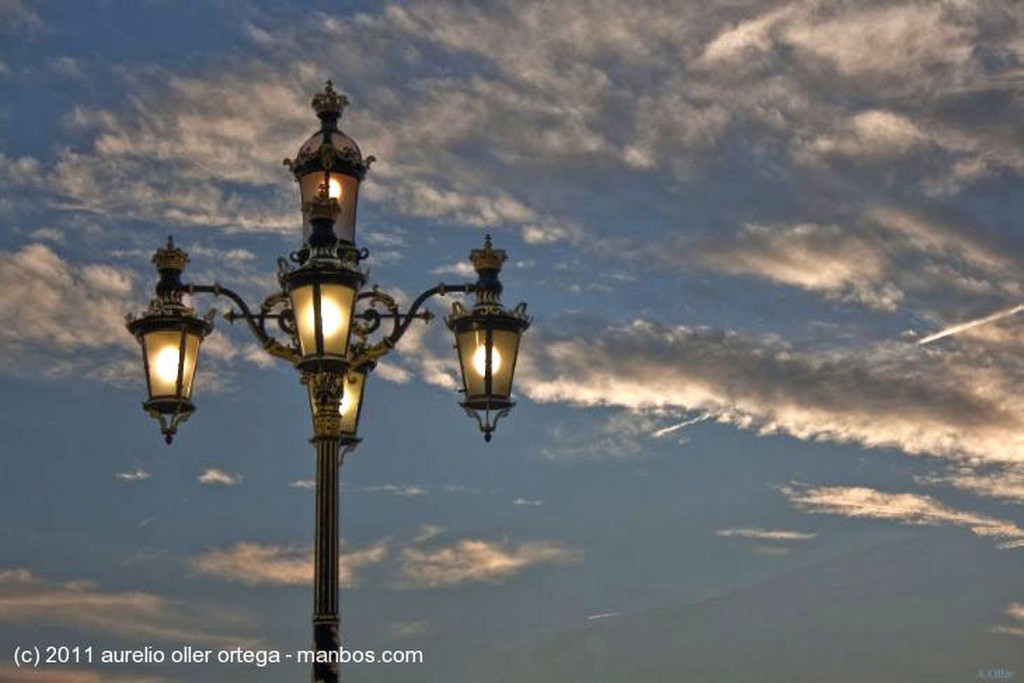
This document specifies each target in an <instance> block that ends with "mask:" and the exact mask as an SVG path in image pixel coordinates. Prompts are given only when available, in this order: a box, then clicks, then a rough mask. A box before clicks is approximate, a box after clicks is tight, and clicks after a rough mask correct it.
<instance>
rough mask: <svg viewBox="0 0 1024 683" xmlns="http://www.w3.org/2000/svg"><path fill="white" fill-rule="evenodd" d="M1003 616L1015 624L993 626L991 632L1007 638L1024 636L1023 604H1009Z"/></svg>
mask: <svg viewBox="0 0 1024 683" xmlns="http://www.w3.org/2000/svg"><path fill="white" fill-rule="evenodd" d="M1005 614H1006V616H1007V617H1009V618H1010V619H1011V620H1013V621H1014V622H1015V623H1014V624H1012V625H1005V624H1003V625H999V626H993V627H992V632H993V633H1002V634H1005V635H1008V636H1024V604H1021V603H1019V602H1014V603H1011V604H1010V605H1009V606H1008V607H1007V608H1006V612H1005Z"/></svg>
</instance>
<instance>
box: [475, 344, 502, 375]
mask: <svg viewBox="0 0 1024 683" xmlns="http://www.w3.org/2000/svg"><path fill="white" fill-rule="evenodd" d="M500 368H501V354H500V353H498V349H495V348H491V376H492V377H493V376H494V375H496V374H498V370H499V369H500ZM473 369H474V370H476V372H477V374H478V375H481V376H483V374H484V373H485V372H486V371H487V346H486V345H484V344H481V345H480V346H478V347H476V352H475V353H474V354H473Z"/></svg>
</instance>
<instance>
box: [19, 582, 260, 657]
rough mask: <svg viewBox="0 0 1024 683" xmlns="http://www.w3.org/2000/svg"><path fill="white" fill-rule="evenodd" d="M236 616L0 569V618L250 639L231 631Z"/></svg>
mask: <svg viewBox="0 0 1024 683" xmlns="http://www.w3.org/2000/svg"><path fill="white" fill-rule="evenodd" d="M240 619H241V617H240V616H239V615H235V614H230V613H228V612H225V611H223V609H221V611H220V612H218V611H215V610H213V609H196V608H192V607H190V606H188V605H183V604H181V603H178V602H176V601H173V600H169V599H167V598H164V597H161V596H159V595H155V594H153V593H147V592H144V591H121V592H117V591H113V592H112V591H105V590H102V589H101V588H100V587H99V586H97V585H96V584H95V583H93V582H91V581H67V582H63V583H55V582H51V581H46V580H44V579H41V578H38V577H36V576H35V575H34V574H32V573H31V572H30V571H28V570H26V569H8V570H2V571H0V622H8V623H14V624H25V625H28V624H31V625H33V626H38V625H40V624H44V625H47V626H54V627H59V628H73V629H77V630H80V631H82V632H85V633H93V634H95V633H104V634H109V635H114V636H118V637H121V638H126V639H129V640H131V641H134V642H147V641H154V640H155V641H165V642H172V641H178V642H186V643H203V644H210V645H223V646H228V645H246V644H250V645H251V644H253V642H254V641H253V640H252V639H251V638H248V637H242V636H236V635H232V634H230V633H229V632H228V630H227V629H229V628H236V627H238V625H239V620H240Z"/></svg>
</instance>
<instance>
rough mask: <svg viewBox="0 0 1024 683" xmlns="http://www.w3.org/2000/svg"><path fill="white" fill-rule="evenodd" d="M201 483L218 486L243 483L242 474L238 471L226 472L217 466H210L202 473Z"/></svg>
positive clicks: (200, 476)
mask: <svg viewBox="0 0 1024 683" xmlns="http://www.w3.org/2000/svg"><path fill="white" fill-rule="evenodd" d="M198 479H199V483H200V484H210V485H218V486H238V485H239V484H241V483H242V475H241V474H238V473H237V472H235V473H231V472H225V471H224V470H219V469H217V468H215V467H208V468H206V469H204V470H203V471H202V473H200V475H199V477H198Z"/></svg>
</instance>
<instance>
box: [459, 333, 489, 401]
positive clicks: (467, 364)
mask: <svg viewBox="0 0 1024 683" xmlns="http://www.w3.org/2000/svg"><path fill="white" fill-rule="evenodd" d="M455 343H456V345H457V346H458V348H459V363H460V364H461V365H462V382H463V385H464V388H465V390H466V398H471V397H475V396H483V395H484V393H485V392H486V386H485V384H484V373H485V370H486V360H487V357H486V353H487V350H486V349H487V333H486V332H485V331H484V330H479V329H471V330H466V331H465V332H460V333H459V334H458V335H457V337H456V342H455Z"/></svg>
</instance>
